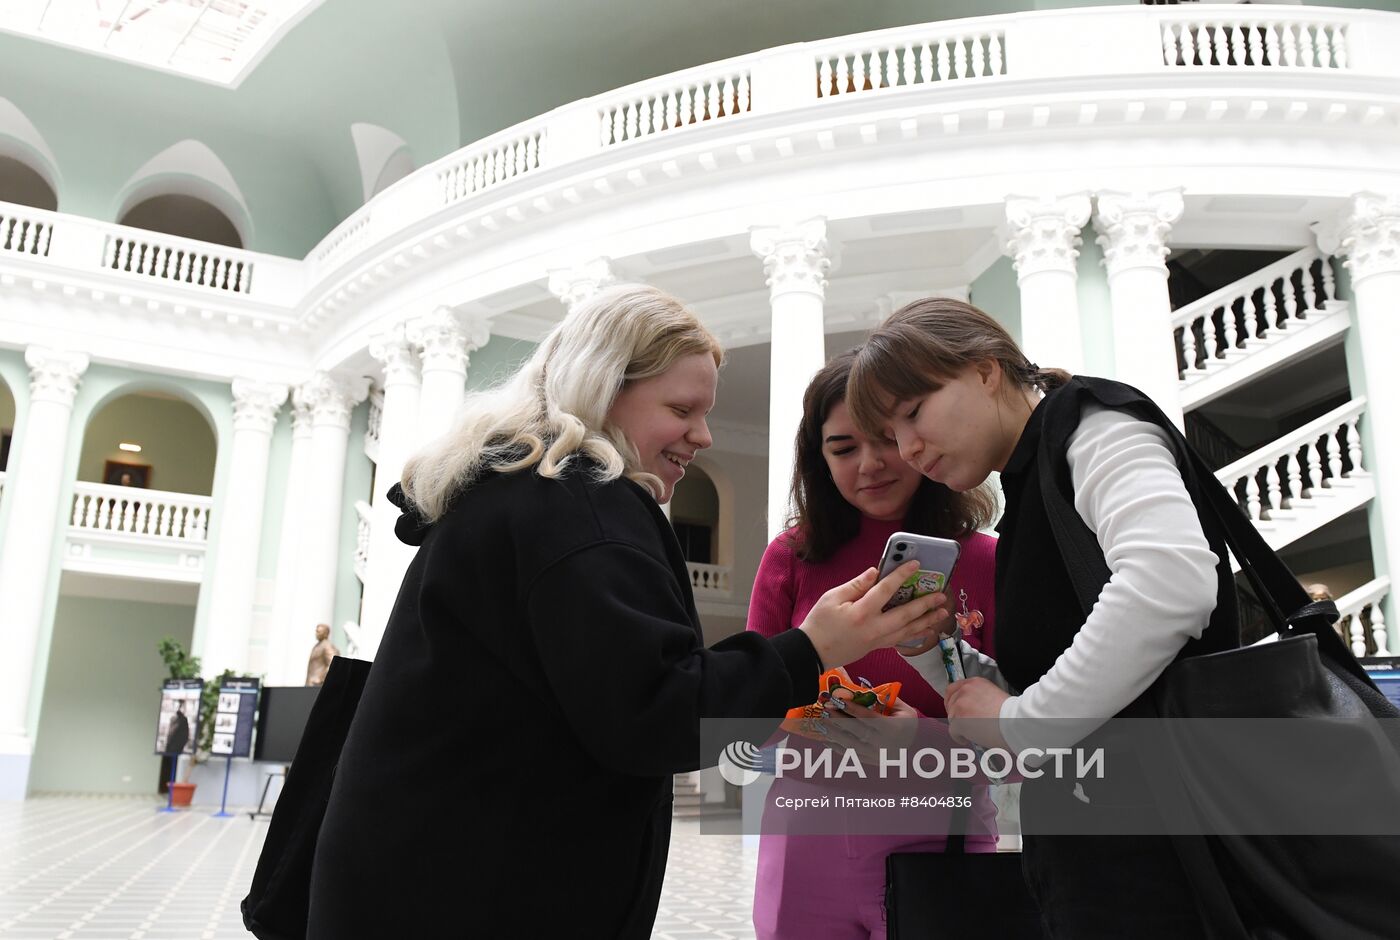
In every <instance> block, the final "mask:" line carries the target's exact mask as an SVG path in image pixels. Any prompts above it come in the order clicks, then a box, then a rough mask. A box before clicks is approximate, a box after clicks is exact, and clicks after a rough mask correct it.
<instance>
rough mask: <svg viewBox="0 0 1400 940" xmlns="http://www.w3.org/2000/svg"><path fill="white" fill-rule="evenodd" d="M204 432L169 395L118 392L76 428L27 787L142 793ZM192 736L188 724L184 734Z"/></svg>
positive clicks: (177, 625) (180, 600)
mask: <svg viewBox="0 0 1400 940" xmlns="http://www.w3.org/2000/svg"><path fill="white" fill-rule="evenodd" d="M217 455H218V446H217V437H216V434H215V430H214V427H213V425H212V424H211V422H210V420H209V418H208V416H207V415H206V414H205V412H204V411H203V410H202V409H201V408H199V407H196V406H195V405H194V404H192V403H191V402H190V401H189V400H187V399H186V398H184V397H182V396H180V395H179V394H176V393H174V392H167V391H163V390H159V389H149V388H142V389H141V390H139V391H138V390H118V392H117V393H116V394H114V395H113V396H112V397H110V398H109V399H107V400H106V401H105V402H102V403H101V404H99V405H98V406H97V407H96V408H95V409H94V410H93V412H92V414H91V417H89V419H88V422H87V426H86V428H85V429H84V431H83V442H82V447H81V449H80V451H79V455H78V472H77V481H76V482H75V483H74V484H73V504H72V511H71V515H70V516H69V518H68V520H67V521H68V530H67V531H68V535H67V543H68V548H67V551H66V553H65V559H64V571H63V576H62V580H61V582H60V587H59V596H58V604H57V606H56V607H55V610H54V623H53V633H52V637H51V640H50V647H49V657H48V664H47V669H46V674H47V678H46V679H45V683H44V693H43V701H42V703H41V705H40V711H39V728H38V733H37V735H36V738H35V747H34V761H33V765H32V769H31V773H30V782H31V786H32V788H33V789H34V790H36V791H40V790H43V791H58V792H96V793H154V792H156V791H157V790H158V788H159V785H160V783H161V781H162V780H163V779H165V778H166V777H167V776H168V767H167V768H166V769H163V768H162V759H161V758H160V757H158V756H156V754H155V740H156V731H157V724H158V721H159V715H158V710H157V708H156V705H155V703H156V702H157V701H158V698H159V696H158V690H159V688H160V683H161V681H162V679H163V678H165V675H164V669H163V664H162V661H161V657H160V655H159V653H158V651H157V650H158V644H159V642H160V640H161V639H162V638H163V637H167V636H169V637H172V638H174V639H175V640H177V641H179V642H180V643H181V644H182V645H183V646H184V647H185V648H186V649H187V650H188V649H189V648H190V646H191V643H192V640H193V635H194V622H195V610H196V606H197V604H198V599H199V586H200V581H201V579H202V570H203V569H202V568H201V567H197V566H196V567H190V566H189V565H190V561H191V559H196V560H197V561H198V563H199V564H202V560H203V553H204V551H205V548H206V546H207V533H208V529H209V515H210V503H211V499H210V496H211V493H212V491H213V485H214V466H215V460H216V458H217ZM192 730H193V729H192Z"/></svg>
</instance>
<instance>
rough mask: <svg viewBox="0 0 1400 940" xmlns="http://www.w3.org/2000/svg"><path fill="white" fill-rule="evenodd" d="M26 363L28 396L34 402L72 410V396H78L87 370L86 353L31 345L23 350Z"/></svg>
mask: <svg viewBox="0 0 1400 940" xmlns="http://www.w3.org/2000/svg"><path fill="white" fill-rule="evenodd" d="M24 362H25V365H27V366H29V394H30V396H31V399H32V400H33V401H47V402H53V403H54V404H56V405H62V406H63V407H65V408H72V407H73V397H74V396H75V395H77V394H78V386H79V385H80V384H82V381H83V373H84V372H86V371H87V367H88V357H87V355H86V354H85V353H74V352H64V351H62V350H59V349H48V348H46V347H43V346H30V347H29V348H28V349H26V350H25V351H24Z"/></svg>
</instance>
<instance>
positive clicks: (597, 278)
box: [549, 258, 617, 310]
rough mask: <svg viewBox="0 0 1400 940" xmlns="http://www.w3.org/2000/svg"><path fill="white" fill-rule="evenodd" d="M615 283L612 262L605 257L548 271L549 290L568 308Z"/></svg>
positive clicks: (615, 278) (615, 277)
mask: <svg viewBox="0 0 1400 940" xmlns="http://www.w3.org/2000/svg"><path fill="white" fill-rule="evenodd" d="M615 283H617V276H616V275H614V274H613V270H612V263H611V262H610V261H608V259H607V258H594V259H593V260H592V261H585V262H584V263H583V264H578V265H574V266H573V267H571V268H555V269H554V270H552V271H550V272H549V292H550V293H551V294H553V295H554V296H555V297H558V298H559V300H560V301H562V302H563V304H564V306H565V307H567V308H568V309H569V310H573V309H574V308H575V307H577V306H578V305H579V304H581V303H583V302H584V301H585V300H588V299H589V298H591V297H592V296H593V295H595V294H597V293H598V292H599V291H600V290H602V289H603V288H605V287H608V286H610V285H612V284H615Z"/></svg>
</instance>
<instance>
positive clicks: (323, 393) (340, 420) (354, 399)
mask: <svg viewBox="0 0 1400 940" xmlns="http://www.w3.org/2000/svg"><path fill="white" fill-rule="evenodd" d="M368 395H369V379H367V378H364V377H362V376H341V375H332V374H331V373H329V372H317V373H316V374H315V375H313V376H312V377H311V378H309V379H307V380H306V381H305V382H303V383H302V384H300V385H298V386H297V387H296V391H295V392H293V393H292V402H293V404H294V405H296V406H300V407H304V408H306V409H307V410H308V411H309V412H310V413H311V423H312V425H313V426H315V427H326V426H329V427H336V428H340V429H341V430H343V431H349V430H350V413H351V412H352V411H354V410H355V406H356V405H358V404H359V403H360V402H362V401H364V400H365V398H366V397H367V396H368Z"/></svg>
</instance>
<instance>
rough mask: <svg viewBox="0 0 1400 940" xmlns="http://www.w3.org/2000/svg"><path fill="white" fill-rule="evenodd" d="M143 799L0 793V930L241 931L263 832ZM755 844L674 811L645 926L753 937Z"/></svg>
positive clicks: (142, 936) (156, 938)
mask: <svg viewBox="0 0 1400 940" xmlns="http://www.w3.org/2000/svg"><path fill="white" fill-rule="evenodd" d="M157 805H158V804H157V803H155V802H154V801H148V800H141V799H115V798H114V799H102V798H84V797H56V796H49V797H35V798H32V799H29V800H27V801H25V802H23V803H0V937H4V938H6V940H9V938H15V940H41V938H42V940H68V938H74V940H98V938H101V940H222V938H225V937H228V938H235V937H237V938H246V937H248V936H250V935H249V934H247V933H245V932H244V930H243V923H242V920H241V918H240V915H239V912H238V902H239V901H240V900H241V899H242V898H243V895H244V894H246V893H247V888H248V883H249V881H250V880H251V879H252V876H253V866H254V865H255V864H256V863H257V858H258V850H259V849H260V848H261V846H262V839H263V835H264V834H265V833H266V832H267V823H266V822H265V821H258V822H254V821H252V820H250V819H249V818H248V816H247V814H243V815H240V816H236V817H234V818H232V819H215V818H213V817H212V816H210V815H209V812H208V810H205V809H202V808H201V809H199V810H195V811H189V812H179V813H159V812H157V811H156V807H157ZM753 879H754V856H753V854H752V853H748V854H746V853H744V852H743V850H742V848H741V843H740V839H739V837H738V836H718V835H701V834H700V828H699V825H698V824H697V823H695V822H690V821H681V820H678V821H677V822H676V826H675V830H674V835H673V836H672V841H671V861H670V865H669V866H668V868H667V871H666V886H665V889H664V891H663V893H662V898H661V910H660V912H659V913H658V915H657V919H656V930H655V932H654V934H653V936H655V937H658V938H675V940H721V938H752V937H753V935H754V934H753V927H752V925H751V923H750V910H751V905H752V903H753Z"/></svg>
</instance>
